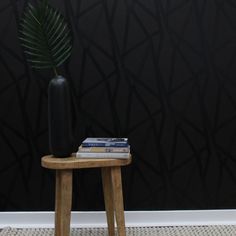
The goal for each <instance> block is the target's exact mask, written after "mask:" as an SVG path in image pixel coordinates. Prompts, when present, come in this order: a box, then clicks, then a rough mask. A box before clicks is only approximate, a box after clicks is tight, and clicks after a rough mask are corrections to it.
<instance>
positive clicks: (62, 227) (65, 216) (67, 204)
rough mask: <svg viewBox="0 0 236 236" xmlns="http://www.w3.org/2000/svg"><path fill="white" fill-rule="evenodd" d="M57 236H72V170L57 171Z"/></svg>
mask: <svg viewBox="0 0 236 236" xmlns="http://www.w3.org/2000/svg"><path fill="white" fill-rule="evenodd" d="M55 201H56V203H55V236H69V235H70V218H71V203H72V170H57V171H56V199H55Z"/></svg>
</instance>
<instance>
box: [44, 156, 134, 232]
mask: <svg viewBox="0 0 236 236" xmlns="http://www.w3.org/2000/svg"><path fill="white" fill-rule="evenodd" d="M41 163H42V166H43V167H45V168H48V169H54V170H56V194H55V236H69V235H70V218H71V204H72V173H73V169H82V168H101V170H102V183H103V193H104V201H105V208H106V215H107V224H108V232H109V236H115V225H114V215H115V218H116V223H117V231H118V235H119V236H125V219H124V206H123V193H122V180H121V168H120V167H121V166H126V165H128V164H130V163H131V156H130V157H129V158H128V159H84V158H83V159H79V158H76V157H67V158H56V157H53V156H52V155H49V156H44V157H43V158H42V160H41Z"/></svg>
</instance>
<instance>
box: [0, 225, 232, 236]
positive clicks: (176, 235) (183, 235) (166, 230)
mask: <svg viewBox="0 0 236 236" xmlns="http://www.w3.org/2000/svg"><path fill="white" fill-rule="evenodd" d="M53 233H54V231H53V229H11V228H4V229H3V230H2V231H1V232H0V236H54V234H53ZM126 235H127V236H196V235H199V236H235V235H236V225H235V226H230V225H224V226H219V225H216V226H175V227H137V228H135V227H133V228H127V229H126ZM71 236H108V233H107V229H104V228H95V229H93V228H91V229H72V230H71Z"/></svg>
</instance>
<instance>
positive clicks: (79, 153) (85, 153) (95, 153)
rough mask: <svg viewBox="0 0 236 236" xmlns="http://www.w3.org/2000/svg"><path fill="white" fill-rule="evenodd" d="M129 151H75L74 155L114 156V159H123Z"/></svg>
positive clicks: (127, 155)
mask: <svg viewBox="0 0 236 236" xmlns="http://www.w3.org/2000/svg"><path fill="white" fill-rule="evenodd" d="M129 156H130V153H129V152H124V153H110V152H77V153H76V157H77V158H91V159H92V158H95V159H96V158H104V159H107V158H111V159H113V158H115V159H125V158H129Z"/></svg>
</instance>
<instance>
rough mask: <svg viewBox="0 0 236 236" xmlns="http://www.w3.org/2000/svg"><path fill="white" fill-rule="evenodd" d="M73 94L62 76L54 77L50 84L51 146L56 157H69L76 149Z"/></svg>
mask: <svg viewBox="0 0 236 236" xmlns="http://www.w3.org/2000/svg"><path fill="white" fill-rule="evenodd" d="M71 101H72V100H71V94H70V89H69V85H68V82H67V80H66V79H65V78H64V77H62V76H57V77H55V78H54V79H52V80H51V81H50V83H49V86H48V122H49V123H48V125H49V148H50V152H51V153H52V154H53V155H54V156H55V157H69V156H70V155H71V153H72V152H73V151H74V148H75V145H74V139H73V131H72V114H71V105H72V104H71Z"/></svg>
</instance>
